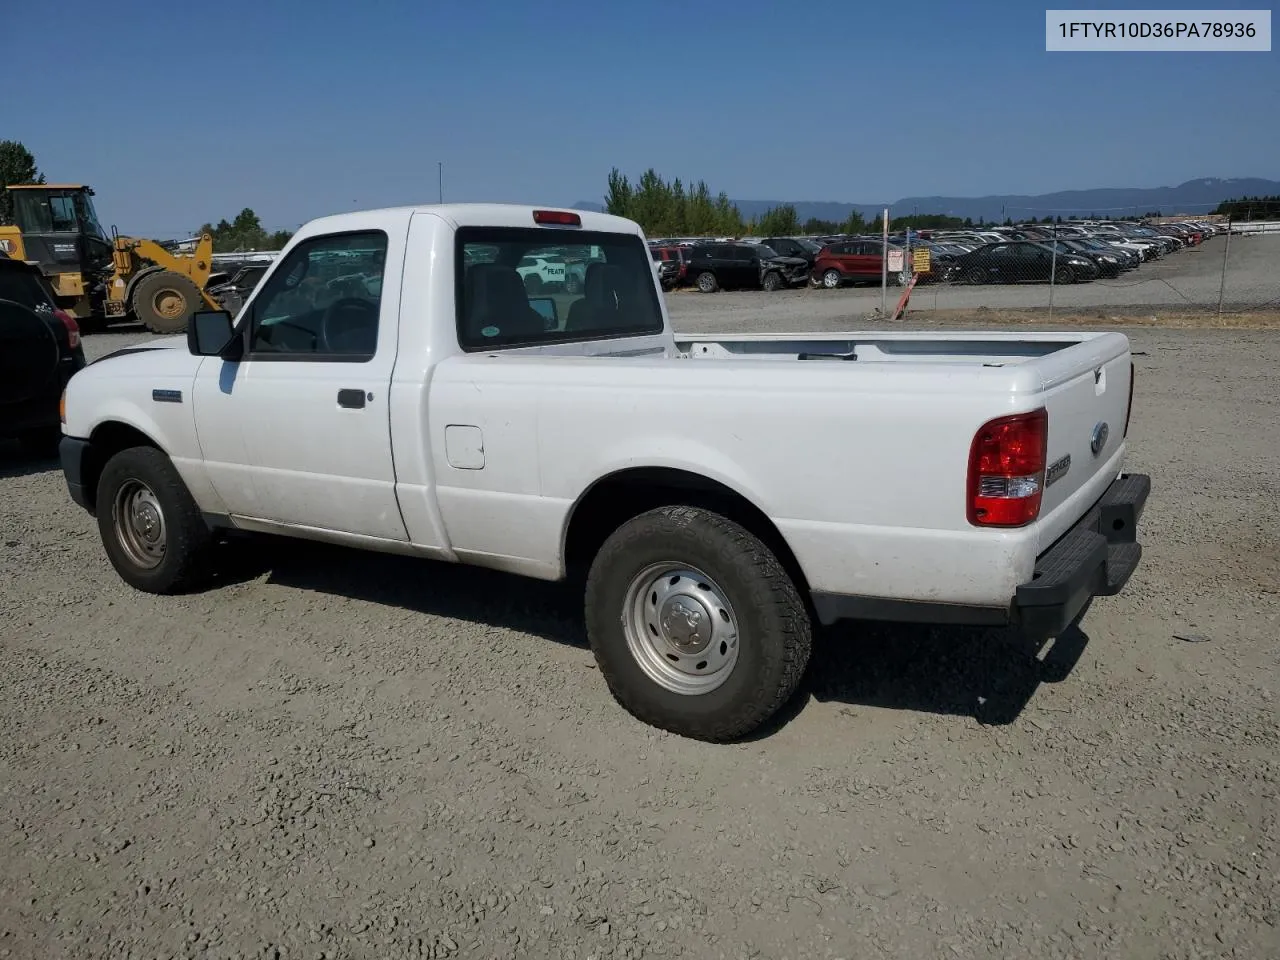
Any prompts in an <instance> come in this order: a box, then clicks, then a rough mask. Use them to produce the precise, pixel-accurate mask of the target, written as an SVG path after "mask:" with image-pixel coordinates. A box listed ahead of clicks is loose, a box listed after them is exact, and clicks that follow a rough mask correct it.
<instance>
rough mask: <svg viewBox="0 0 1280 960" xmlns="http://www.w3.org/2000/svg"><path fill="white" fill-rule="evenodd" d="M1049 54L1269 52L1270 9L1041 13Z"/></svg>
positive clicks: (1046, 48) (1046, 47)
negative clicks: (1043, 19) (1042, 14)
mask: <svg viewBox="0 0 1280 960" xmlns="http://www.w3.org/2000/svg"><path fill="white" fill-rule="evenodd" d="M1044 18H1045V22H1044V34H1045V35H1044V48H1045V50H1047V51H1049V52H1051V53H1143V52H1146V53H1270V52H1271V11H1270V10H1046V11H1045V14H1044Z"/></svg>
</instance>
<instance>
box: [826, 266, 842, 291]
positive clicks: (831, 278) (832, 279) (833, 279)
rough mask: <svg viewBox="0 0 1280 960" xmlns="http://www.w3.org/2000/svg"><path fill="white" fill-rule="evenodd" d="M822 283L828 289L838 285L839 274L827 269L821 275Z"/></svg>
mask: <svg viewBox="0 0 1280 960" xmlns="http://www.w3.org/2000/svg"><path fill="white" fill-rule="evenodd" d="M822 283H823V285H824V286H825V287H826V288H827V289H828V290H834V289H835V288H836V287H838V286H840V274H838V273H837V272H836V271H834V270H828V271H827V272H826V273H824V274H823V275H822Z"/></svg>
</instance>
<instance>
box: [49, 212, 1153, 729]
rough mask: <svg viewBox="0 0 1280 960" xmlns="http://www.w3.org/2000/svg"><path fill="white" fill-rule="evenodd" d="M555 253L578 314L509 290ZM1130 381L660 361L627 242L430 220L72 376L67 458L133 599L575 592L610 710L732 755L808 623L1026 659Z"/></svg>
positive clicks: (597, 225) (1113, 451)
mask: <svg viewBox="0 0 1280 960" xmlns="http://www.w3.org/2000/svg"><path fill="white" fill-rule="evenodd" d="M549 245H555V246H557V247H563V248H566V249H572V248H574V247H583V248H587V247H594V248H595V253H596V255H595V256H594V258H593V259H592V262H591V265H590V268H589V272H588V273H587V275H586V277H585V283H584V287H583V290H582V291H581V292H579V293H575V294H570V293H568V292H563V291H562V292H560V293H558V294H556V295H554V296H548V297H537V296H531V295H530V293H529V291H528V290H527V289H526V287H525V285H524V284H523V283H522V282H521V278H520V274H519V272H518V265H519V264H520V263H521V262H522V260H523V258H524V257H525V255H526V254H527V252H528V251H529V250H531V249H538V248H545V247H547V246H549ZM473 247H474V248H477V249H478V248H483V249H484V251H485V255H484V256H483V257H481V256H478V255H476V253H475V251H473V249H472V248H473ZM1132 387H1133V366H1132V361H1131V359H1130V352H1129V342H1128V340H1127V338H1126V337H1124V336H1121V335H1119V334H1115V333H1025V332H1017V333H954V332H926V333H910V332H875V333H845V334H840V335H825V336H824V335H815V336H796V335H787V336H767V335H766V336H745V335H733V336H705V337H704V336H686V337H681V336H677V335H676V334H675V333H674V332H673V331H672V328H671V324H670V321H669V319H668V316H667V312H666V307H665V304H664V300H663V297H662V294H661V292H660V290H659V288H658V285H657V281H656V280H655V278H654V275H653V271H652V268H651V266H650V256H649V252H648V250H647V248H646V244H645V238H644V236H643V234H642V231H641V230H640V228H639V227H638V226H637V225H636V224H635V223H633V222H632V221H629V220H625V219H621V218H617V217H611V216H606V215H604V214H596V213H588V212H578V211H568V210H542V209H535V208H532V207H525V206H508V205H445V206H423V207H414V208H402V209H389V210H376V211H371V212H362V213H348V214H343V215H339V216H334V217H327V218H324V219H319V220H315V221H313V222H311V223H309V224H307V225H306V226H304V227H303V228H302V229H301V230H299V231H298V233H297V234H296V235H295V236H294V237H293V239H292V240H291V241H290V242H289V245H288V246H287V247H286V248H285V250H284V251H282V253H281V255H280V256H279V258H278V259H277V260H276V262H275V263H274V264H273V265H272V267H271V269H270V272H268V273H267V275H266V276H265V277H264V278H263V279H262V281H261V282H260V283H259V284H258V285H257V287H256V289H255V290H254V292H253V294H252V296H251V298H250V299H249V300H248V301H247V303H246V304H245V306H244V308H243V309H242V310H241V311H240V313H239V315H238V317H236V318H235V319H234V321H233V319H232V317H231V316H230V315H229V314H226V313H218V312H206V313H201V314H197V315H196V317H195V318H194V319H193V321H192V323H191V326H190V329H189V330H188V333H187V336H186V337H177V338H169V339H164V340H154V341H152V342H150V343H148V344H145V345H142V346H134V347H129V348H126V349H123V350H119V351H117V352H116V353H114V354H111V355H109V356H107V357H104V358H103V359H101V360H99V361H97V362H95V363H93V364H91V365H90V366H89V367H87V368H86V369H85V370H83V371H82V372H80V373H78V374H77V375H76V376H75V377H74V379H73V380H72V381H71V383H70V384H69V386H68V389H67V391H66V394H65V396H64V398H63V402H64V416H63V422H64V427H63V432H64V435H65V436H64V439H63V440H62V445H61V454H62V466H63V471H64V474H65V477H66V482H67V485H68V488H69V490H70V494H71V496H72V498H73V499H74V500H75V501H76V502H77V503H79V504H80V505H81V506H83V507H85V508H86V509H87V510H89V511H90V512H91V513H93V514H95V515H96V517H97V522H98V526H99V528H100V531H101V535H102V540H103V544H104V546H105V550H106V554H107V556H108V558H109V559H110V561H111V563H112V564H113V565H114V567H115V569H116V570H117V571H118V572H119V574H120V576H121V577H122V578H123V579H124V580H125V581H127V582H128V583H130V584H132V585H133V586H134V587H136V588H138V589H141V590H145V591H151V592H154V593H170V592H176V591H179V590H184V589H189V588H192V587H194V586H196V585H197V584H199V583H200V581H201V578H202V577H204V576H205V575H207V574H208V573H210V563H211V559H210V558H211V556H212V555H213V551H212V550H211V547H212V546H213V545H214V544H215V543H216V541H218V540H219V539H220V538H222V537H223V536H225V535H226V534H227V532H230V531H253V532H265V533H272V534H283V535H286V536H291V537H300V538H306V539H312V540H322V541H329V542H332V543H337V544H346V545H348V546H352V547H360V548H365V549H368V550H377V551H386V552H392V553H401V554H411V555H416V556H421V557H429V558H433V559H435V560H441V561H451V562H460V563H468V564H475V565H479V566H484V567H494V568H498V569H501V570H506V571H511V572H514V573H517V574H523V575H527V576H530V577H537V578H542V579H545V580H560V579H565V578H579V577H580V578H581V580H580V581H578V582H580V583H582V584H583V592H584V602H585V610H586V626H587V633H588V638H589V641H590V644H591V647H592V650H593V652H594V654H595V657H596V659H597V661H598V662H599V665H600V668H601V670H602V672H603V675H604V677H605V679H606V681H607V682H608V684H609V687H610V689H611V691H612V692H613V694H614V696H615V697H616V698H617V699H618V701H619V702H620V703H622V704H623V705H624V706H625V707H626V708H627V709H628V710H630V711H631V712H632V713H633V714H634V715H635V716H637V717H639V718H641V719H642V720H644V721H646V722H649V723H651V724H654V725H657V726H661V727H664V728H666V729H669V730H672V731H675V732H678V733H681V734H684V735H686V736H691V737H697V738H701V739H707V740H731V739H735V738H739V737H741V736H743V735H745V734H747V733H748V732H750V731H751V730H753V729H754V728H756V727H758V726H759V725H760V724H762V723H763V722H764V721H766V720H767V719H768V718H769V717H770V716H771V715H772V714H774V712H775V711H776V710H777V709H778V708H779V707H780V706H781V705H782V704H783V703H784V701H786V700H787V699H788V698H789V697H790V695H791V694H792V692H793V691H794V690H795V689H796V686H797V684H798V683H799V681H800V678H801V675H802V673H803V672H804V669H805V665H806V663H807V662H808V659H809V653H810V646H811V642H812V632H813V625H814V624H815V623H816V624H827V623H831V622H834V621H836V620H840V619H845V618H854V619H857V618H864V619H876V620H904V621H924V622H951V623H961V624H986V625H1002V624H1003V625H1010V626H1012V627H1014V628H1016V629H1018V630H1021V631H1023V632H1025V633H1027V634H1030V635H1033V636H1034V637H1035V638H1036V639H1039V640H1044V639H1047V638H1048V637H1051V636H1056V635H1057V634H1059V633H1060V632H1061V631H1062V630H1063V629H1064V628H1065V627H1067V626H1068V625H1070V624H1071V623H1072V622H1073V620H1074V619H1075V618H1077V617H1078V616H1079V615H1080V613H1081V611H1083V609H1084V608H1085V607H1086V606H1087V605H1088V603H1089V601H1090V600H1091V599H1092V597H1093V596H1095V595H1107V594H1114V593H1116V592H1118V591H1119V590H1120V589H1121V587H1122V586H1123V585H1124V584H1125V582H1126V581H1127V580H1128V578H1129V577H1130V575H1131V573H1132V572H1133V570H1134V568H1135V567H1136V565H1137V563H1138V560H1139V557H1140V554H1141V548H1140V547H1139V545H1138V543H1137V537H1136V533H1137V522H1138V519H1139V516H1140V515H1141V513H1142V509H1143V506H1144V504H1145V502H1146V499H1147V494H1148V491H1149V488H1150V481H1149V478H1147V477H1146V476H1142V475H1137V474H1129V475H1126V474H1124V473H1122V472H1121V468H1122V462H1123V459H1124V455H1125V435H1126V433H1127V432H1128V421H1129V410H1130V406H1131V403H1132ZM423 589H424V590H430V589H431V585H430V578H429V577H428V578H427V579H424V581H423Z"/></svg>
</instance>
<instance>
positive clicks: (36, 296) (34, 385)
mask: <svg viewBox="0 0 1280 960" xmlns="http://www.w3.org/2000/svg"><path fill="white" fill-rule="evenodd" d="M84 365H85V360H84V349H83V348H82V347H81V346H80V327H79V326H78V325H77V324H76V321H75V318H74V317H73V316H71V314H69V313H66V312H65V311H63V310H60V309H59V308H58V306H57V301H55V300H54V295H53V290H52V289H51V288H50V287H49V284H48V281H46V280H45V278H44V277H43V276H41V274H40V271H39V269H38V268H36V267H33V266H31V265H29V264H27V263H24V262H23V261H21V260H10V259H8V258H7V257H4V256H3V255H0V437H4V438H6V439H17V440H18V441H19V442H20V443H22V445H23V446H24V447H25V448H26V449H27V450H28V452H30V453H32V454H36V455H39V456H53V455H54V454H56V453H57V449H58V441H59V440H60V439H61V438H62V417H61V414H60V411H59V406H60V404H61V400H62V390H63V388H64V387H65V386H66V385H67V381H68V380H70V379H71V376H72V374H74V373H75V372H76V371H77V370H81V369H83V368H84Z"/></svg>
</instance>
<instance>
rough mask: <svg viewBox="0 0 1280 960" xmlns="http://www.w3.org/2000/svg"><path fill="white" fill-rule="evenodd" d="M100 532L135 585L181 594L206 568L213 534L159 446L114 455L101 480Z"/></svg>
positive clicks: (110, 555)
mask: <svg viewBox="0 0 1280 960" xmlns="http://www.w3.org/2000/svg"><path fill="white" fill-rule="evenodd" d="M97 514H98V532H99V534H100V535H101V537H102V545H103V548H104V549H105V550H106V552H107V558H108V559H109V560H110V561H111V565H112V566H113V567H115V569H116V573H118V574H119V575H120V578H121V579H122V580H124V581H125V582H126V583H128V584H129V585H130V586H132V587H135V588H136V589H138V590H143V591H146V592H147V593H179V592H181V591H183V590H186V589H189V588H190V587H192V586H194V585H196V583H197V582H198V581H199V580H201V579H203V577H204V576H205V574H206V573H207V561H208V556H209V552H210V550H211V549H212V545H213V536H212V534H211V533H210V532H209V527H208V525H207V524H206V523H205V522H204V518H203V517H202V516H201V515H200V508H199V507H198V506H196V503H195V501H194V500H193V499H192V498H191V494H190V493H189V492H188V490H187V487H186V484H184V483H183V482H182V477H181V476H180V475H179V474H178V471H177V469H176V468H175V467H174V465H173V463H172V462H171V461H170V460H169V458H168V457H167V456H165V455H164V454H163V453H162V452H161V451H159V450H157V449H155V448H154V447H130V448H128V449H126V450H121V451H120V452H119V453H117V454H115V455H114V456H113V457H111V459H110V460H108V461H107V463H106V465H105V466H104V467H103V468H102V475H101V477H100V478H99V479H98V497H97Z"/></svg>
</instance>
